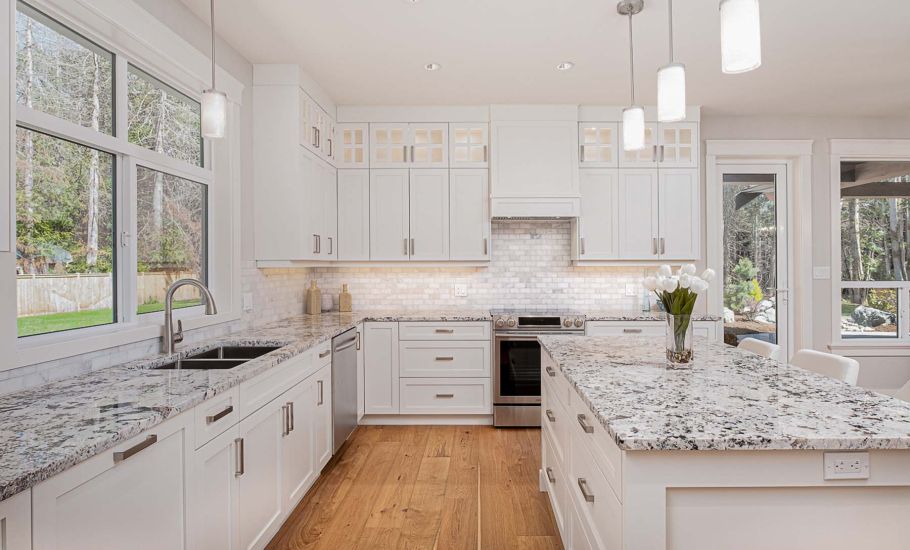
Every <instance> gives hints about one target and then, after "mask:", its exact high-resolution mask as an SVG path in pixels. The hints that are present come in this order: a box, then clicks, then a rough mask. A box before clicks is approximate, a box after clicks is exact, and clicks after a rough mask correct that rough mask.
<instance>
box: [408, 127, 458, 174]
mask: <svg viewBox="0 0 910 550" xmlns="http://www.w3.org/2000/svg"><path fill="white" fill-rule="evenodd" d="M408 126H409V130H408V134H409V135H410V137H411V144H410V152H409V154H408V159H409V160H410V163H409V166H410V167H411V168H448V167H449V125H448V124H446V123H445V122H442V123H414V124H409V125H408Z"/></svg>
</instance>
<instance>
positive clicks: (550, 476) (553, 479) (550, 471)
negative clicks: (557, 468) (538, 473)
mask: <svg viewBox="0 0 910 550" xmlns="http://www.w3.org/2000/svg"><path fill="white" fill-rule="evenodd" d="M546 472H547V479H548V480H550V483H556V476H554V475H553V468H550V467H549V466H547V470H546Z"/></svg>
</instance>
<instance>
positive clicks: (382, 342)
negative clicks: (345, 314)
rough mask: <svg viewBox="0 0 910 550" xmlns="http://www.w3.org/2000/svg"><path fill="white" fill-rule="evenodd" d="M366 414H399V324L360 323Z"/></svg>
mask: <svg viewBox="0 0 910 550" xmlns="http://www.w3.org/2000/svg"><path fill="white" fill-rule="evenodd" d="M363 379H364V381H363V391H364V396H363V399H364V412H365V413H366V414H398V323H365V324H364V325H363Z"/></svg>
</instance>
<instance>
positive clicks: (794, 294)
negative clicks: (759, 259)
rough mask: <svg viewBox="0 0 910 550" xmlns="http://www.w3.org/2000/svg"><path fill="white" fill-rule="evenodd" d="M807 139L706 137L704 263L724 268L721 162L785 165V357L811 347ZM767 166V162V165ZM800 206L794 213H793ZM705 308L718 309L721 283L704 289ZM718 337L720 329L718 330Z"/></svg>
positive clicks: (809, 145) (809, 150)
mask: <svg viewBox="0 0 910 550" xmlns="http://www.w3.org/2000/svg"><path fill="white" fill-rule="evenodd" d="M812 143H813V142H812V140H707V141H706V142H705V144H706V147H705V149H706V155H705V157H706V158H705V160H706V162H705V184H706V193H705V202H706V209H705V212H706V237H707V247H706V249H705V250H706V253H705V263H706V264H707V266H708V267H710V268H712V269H714V270H715V271H717V272H718V273H719V274H720V273H722V271H723V183H722V182H721V181H720V178H719V177H718V175H719V173H720V166H722V165H735V164H740V165H742V164H746V165H751V166H755V165H765V166H768V165H784V166H786V179H787V198H786V200H787V203H788V205H789V208H788V213H787V218H788V219H787V220H786V221H787V229H788V231H789V233H788V235H789V238H788V245H787V251H788V255H787V258H786V261H787V269H788V279H789V283H788V284H789V288H790V289H791V292H790V300H789V304H788V306H789V307H788V311H787V318H788V328H787V330H788V334H787V342H788V343H789V346H788V347H789V349H788V350H787V357H786V359H789V357H790V356H791V355H792V354H793V353H794V352H795V351H796V350H799V349H803V348H811V347H812V242H811V234H812V216H811V212H812V211H811V191H812V190H811V182H812ZM769 168H770V166H769ZM795 212H799V213H800V215H799V216H795V215H794V213H795ZM708 313H711V314H714V315H721V316H722V315H723V288H722V285H721V284H715V285H712V286H711V288H710V289H709V290H708ZM718 332H719V335H718V338H723V331H718Z"/></svg>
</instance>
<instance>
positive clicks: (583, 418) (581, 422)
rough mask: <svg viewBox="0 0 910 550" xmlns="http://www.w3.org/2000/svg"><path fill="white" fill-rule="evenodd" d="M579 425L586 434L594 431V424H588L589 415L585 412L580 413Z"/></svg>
mask: <svg viewBox="0 0 910 550" xmlns="http://www.w3.org/2000/svg"><path fill="white" fill-rule="evenodd" d="M578 425H579V426H581V429H582V430H583V431H584V432H585V433H586V434H592V433H594V426H592V425H590V424H588V417H587V416H585V415H583V414H580V415H578Z"/></svg>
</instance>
